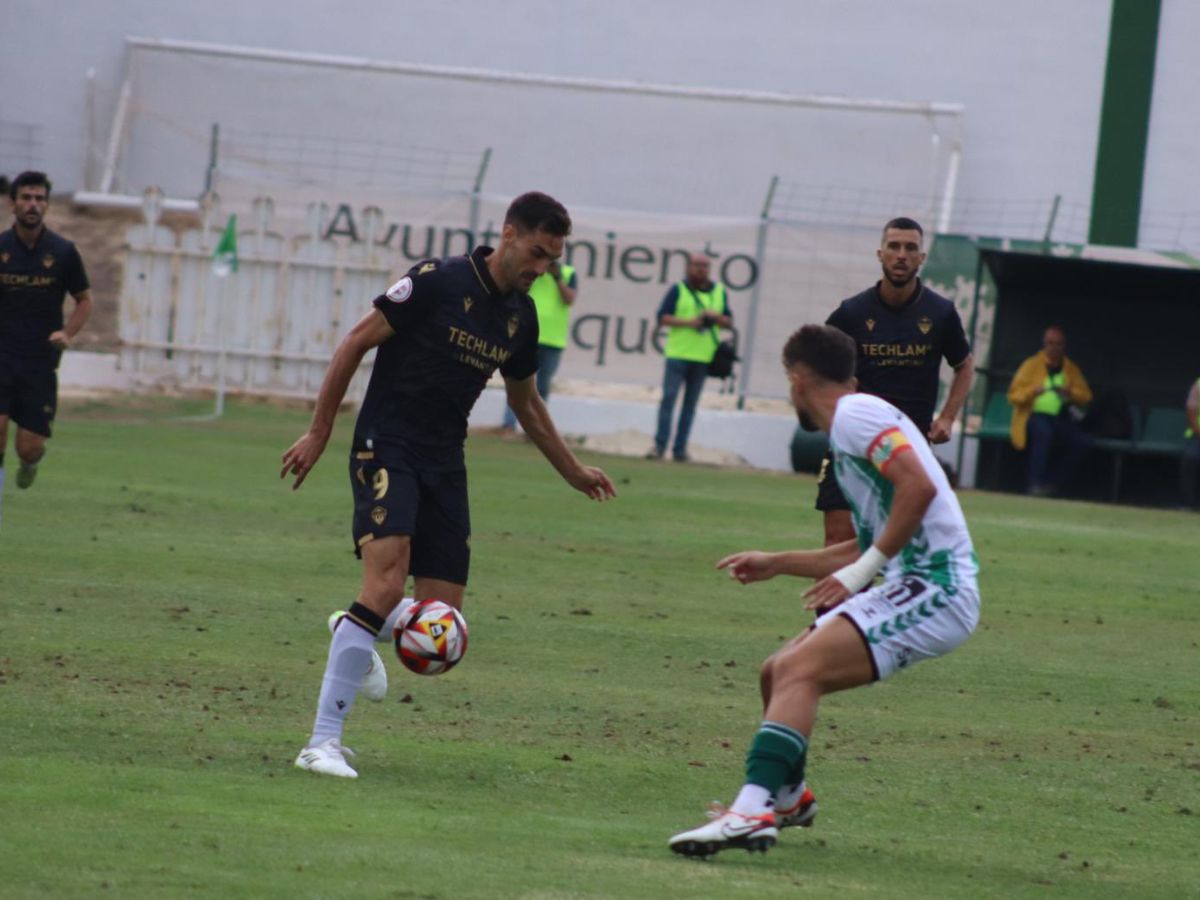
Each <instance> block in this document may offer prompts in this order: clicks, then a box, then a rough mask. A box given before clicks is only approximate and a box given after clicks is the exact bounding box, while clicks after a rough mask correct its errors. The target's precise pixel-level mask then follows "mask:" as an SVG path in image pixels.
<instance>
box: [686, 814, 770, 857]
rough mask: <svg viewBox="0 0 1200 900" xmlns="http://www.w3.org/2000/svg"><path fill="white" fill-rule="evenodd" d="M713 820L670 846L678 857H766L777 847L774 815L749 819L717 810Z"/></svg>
mask: <svg viewBox="0 0 1200 900" xmlns="http://www.w3.org/2000/svg"><path fill="white" fill-rule="evenodd" d="M710 815H711V816H713V818H712V819H711V820H710V821H709V822H706V823H705V824H703V825H701V826H700V827H699V828H693V829H692V830H691V831H682V832H680V833H679V834H677V835H675V836H674V837H673V838H671V840H670V841H669V842H668V846H669V847H670V848H671V850H673V851H674V852H675V853H681V854H683V855H684V856H700V857H704V856H712V855H713V854H714V853H719V852H720V851H722V850H733V849H739V848H740V849H742V850H749V851H751V852H753V851H755V850H757V851H758V852H759V853H766V852H767V851H768V850H770V849H771V848H772V847H774V846H775V841H776V840H777V839H778V838H779V829H778V828H777V827H776V826H775V815H774V814H773V813H770V812H768V813H764V814H762V815H759V816H748V815H743V814H742V813H736V812H733V810H726V809H719V808H714V811H713V812H712V813H710Z"/></svg>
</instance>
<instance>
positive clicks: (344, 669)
mask: <svg viewBox="0 0 1200 900" xmlns="http://www.w3.org/2000/svg"><path fill="white" fill-rule="evenodd" d="M374 643H375V638H374V635H372V634H371V632H369V631H367V630H366V629H365V628H360V627H359V626H358V625H356V624H354V623H353V622H346V623H345V627H343V628H336V629H334V632H333V637H332V638H331V639H330V641H329V658H328V659H327V660H326V661H325V676H324V677H323V678H322V679H321V696H320V698H319V699H318V700H317V718H316V721H315V722H314V723H313V733H312V739H311V740H310V741H309V746H310V747H311V746H312V745H314V744H319V743H320V742H321V741H324V740H326V739H328V738H331V737H332V738H337V739H338V740H341V737H342V727H343V726H344V725H345V723H346V716H348V715H349V714H350V710H351V709H353V708H354V698H355V697H357V696H358V689H359V688H360V687H361V686H362V680H363V676H364V675H366V674H367V669H368V667H370V665H371V651H372V650H373V649H374Z"/></svg>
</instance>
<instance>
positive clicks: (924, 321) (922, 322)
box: [917, 316, 933, 334]
mask: <svg viewBox="0 0 1200 900" xmlns="http://www.w3.org/2000/svg"><path fill="white" fill-rule="evenodd" d="M932 327H933V319H931V318H929V316H921V318H919V319H917V328H919V329H920V330H921V334H929V329H930V328H932Z"/></svg>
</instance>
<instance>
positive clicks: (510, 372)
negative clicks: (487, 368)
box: [500, 313, 540, 381]
mask: <svg viewBox="0 0 1200 900" xmlns="http://www.w3.org/2000/svg"><path fill="white" fill-rule="evenodd" d="M524 327H526V328H528V329H529V333H530V335H531V337H530V338H529V340H527V341H526V342H525V344H524V346H522V347H521V349H520V350H518V351H517V352H516V353H514V354H513V355H512V356H510V357H509V358H508V362H506V363H504V365H502V366H501V367H500V374H501V375H503V376H504V377H505V378H511V379H513V380H514V381H524V380H525V379H526V378H529V377H530V376H532V375H534V374H535V373H536V372H537V370H538V354H537V348H538V335H539V334H540V332H539V331H538V319H537V314H536V313H535V314H534V315H532V316H528V317H526V324H525V326H524Z"/></svg>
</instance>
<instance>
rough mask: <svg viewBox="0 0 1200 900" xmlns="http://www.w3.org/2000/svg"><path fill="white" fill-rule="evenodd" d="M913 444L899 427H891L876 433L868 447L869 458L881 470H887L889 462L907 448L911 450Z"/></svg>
mask: <svg viewBox="0 0 1200 900" xmlns="http://www.w3.org/2000/svg"><path fill="white" fill-rule="evenodd" d="M912 448H913V447H912V444H910V443H909V442H908V438H906V437H905V436H904V432H903V431H901V430H900V429H899V428H889V429H887V430H886V431H882V432H880V433H879V434H878V435H876V437H875V440H873V441H871V446H870V447H868V448H867V459H869V460H871V465H873V466H874V467H875V468H876V469H878V470H879V471H880V472H886V471H887V467H888V463H890V462H891V461H892V460H893V459H895V458H896V456H897V455H898V454H900V453H902V452H904V451H905V450H911V449H912Z"/></svg>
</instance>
